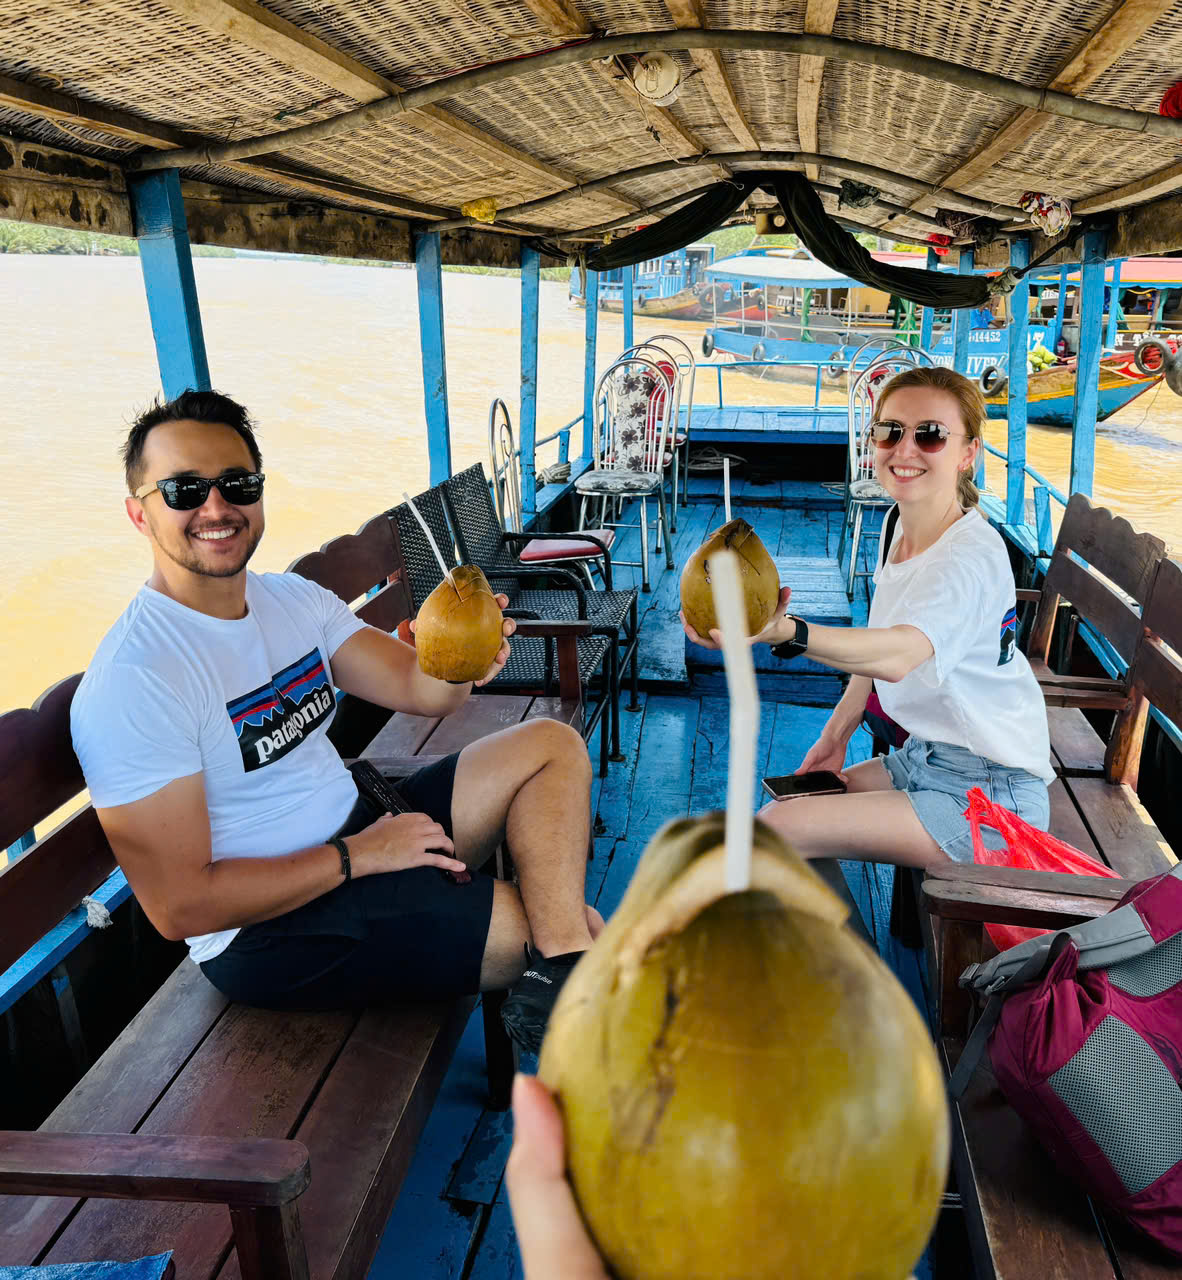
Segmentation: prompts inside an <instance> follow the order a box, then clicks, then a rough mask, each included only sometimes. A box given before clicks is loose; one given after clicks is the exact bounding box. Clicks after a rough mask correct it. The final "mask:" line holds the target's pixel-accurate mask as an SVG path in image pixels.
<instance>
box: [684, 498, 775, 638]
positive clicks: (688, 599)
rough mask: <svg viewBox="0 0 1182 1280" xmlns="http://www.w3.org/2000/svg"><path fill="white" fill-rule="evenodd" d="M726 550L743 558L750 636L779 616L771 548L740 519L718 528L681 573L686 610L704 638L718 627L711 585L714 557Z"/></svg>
mask: <svg viewBox="0 0 1182 1280" xmlns="http://www.w3.org/2000/svg"><path fill="white" fill-rule="evenodd" d="M724 549H725V550H728V551H733V552H734V553H735V554H736V555H737V556H738V557H739V574H740V579H741V582H742V587H743V603H744V605H745V606H746V610H747V634H748V635H749V636H754V635H758V634H759V632H761V631H762V630H763V629H764V627H766V626H767V624H768V623H769V622H770V621H771V620H772V617H773V616H774V615H775V612H776V605H777V604H778V603H779V599H780V575H779V571H778V570H777V569H776V564H775V561H774V560H773V559H772V557H771V555H770V554H769V552H768V549H767V547H765V546H764V545H763V543H762V541H760V538H759V535H758V534H757V533H756V532H755V530H754V529H753V528H752V527H751V526H750V525H749V524H748V523H747V521H746V520H742V519H737V518H736V519H734V520H730V521H728V522H727V523H726V524H724V525H722V526H721V527H720V528H718V529H715V531H714V532H713V533H712V534H711V535H710V536H709V537H708V538H707V539H706V540H705V541H704V542H703V543H702V545H701V546H700V547H699V548H698V549H697V550H696V551H695V552H694V553H693V555H692V556H690V558H689V559H688V560H687V561H686V563H685V568H684V569H683V570H682V572H681V607H682V611H683V612H684V613H685V617H686V621H687V622H689V624H690V626H692V627H693V629H694V630H695V631H696V632H697V633H698V635H700V636H703V637H704V636H707V635H709V633H710V632H711V631H712V630H714V629H715V628H716V627H717V626H718V615H717V614H716V613H715V610H714V593H713V591H712V589H711V585H710V557H711V556H712V555H714V554H715V553H716V552H718V551H722V550H724Z"/></svg>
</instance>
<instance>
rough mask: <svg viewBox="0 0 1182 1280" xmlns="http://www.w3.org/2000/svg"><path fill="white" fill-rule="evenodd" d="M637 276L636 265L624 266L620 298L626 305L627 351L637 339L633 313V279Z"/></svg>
mask: <svg viewBox="0 0 1182 1280" xmlns="http://www.w3.org/2000/svg"><path fill="white" fill-rule="evenodd" d="M635 276H636V268H635V267H625V268H624V279H623V282H622V283H621V285H620V298H621V300H622V301H623V305H624V350H625V351H627V350H628V349H629V348H630V347H631V346H632V345H633V343H634V342H635V341H636V337H635V320H636V317H635V316H634V315H633V314H632V281H633V279H634V278H635Z"/></svg>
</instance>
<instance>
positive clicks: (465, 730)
mask: <svg viewBox="0 0 1182 1280" xmlns="http://www.w3.org/2000/svg"><path fill="white" fill-rule="evenodd" d="M531 701H532V699H530V698H528V697H524V696H522V695H521V694H512V693H509V694H505V693H486V694H482V695H481V696H480V697H473V698H469V699H468V701H467V702H465V703H464V705H463V706H462V707H461V708H460V710H459V711H457V712H456V713H455V714H454V715H450V716H445V717H444V718H443V720H441V721H440V722H439V728H438V729H436V730H435V732H434V733H433V734H432V735H431V738H430V743H431V754H432V755H441V756H445V755H449V754H450V753H451V752H453V751H462V750H463V749H464V747H466V746H467V745H468V744H469V743H470V742H475V741H476V740H477V739H478V738H483V737H486V736H487V735H488V734H490V733H497V732H499V731H500V730H501V729H508V728H510V727H511V726H512V725H515V724H520V723H521V720H522V717H523V716H524V715H525V714H526V712H527V711H528V710H529V705H530V702H531Z"/></svg>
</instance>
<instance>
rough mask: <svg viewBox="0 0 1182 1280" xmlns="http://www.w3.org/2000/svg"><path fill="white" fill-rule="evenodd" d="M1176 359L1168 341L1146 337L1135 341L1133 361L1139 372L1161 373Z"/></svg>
mask: <svg viewBox="0 0 1182 1280" xmlns="http://www.w3.org/2000/svg"><path fill="white" fill-rule="evenodd" d="M1175 359H1176V357H1175V355H1174V352H1173V350H1172V349H1171V348H1170V344H1169V343H1168V342H1163V341H1162V340H1161V338H1146V339H1145V341H1144V342H1139V343H1137V347H1136V350H1135V351H1134V352H1133V363H1134V364H1135V365H1136V366H1137V370H1138V372H1140V373H1161V372H1162V371H1163V370H1165V369H1168V368H1169V367H1170V365H1172V364H1173V363H1174V360H1175Z"/></svg>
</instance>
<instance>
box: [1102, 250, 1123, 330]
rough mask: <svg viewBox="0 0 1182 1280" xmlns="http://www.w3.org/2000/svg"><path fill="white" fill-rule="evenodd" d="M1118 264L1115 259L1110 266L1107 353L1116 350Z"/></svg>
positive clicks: (1118, 295) (1118, 304) (1118, 294)
mask: <svg viewBox="0 0 1182 1280" xmlns="http://www.w3.org/2000/svg"><path fill="white" fill-rule="evenodd" d="M1120 264H1121V259H1120V258H1117V259H1116V260H1115V261H1114V262H1113V264H1112V284H1111V285H1110V286H1109V288H1110V290H1111V292H1110V293H1109V295H1108V332H1107V333H1106V334H1105V335H1104V345H1105V347H1107V349H1108V350H1109V351H1113V350H1115V349H1116V316H1117V312H1118V311H1119V310H1120Z"/></svg>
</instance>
